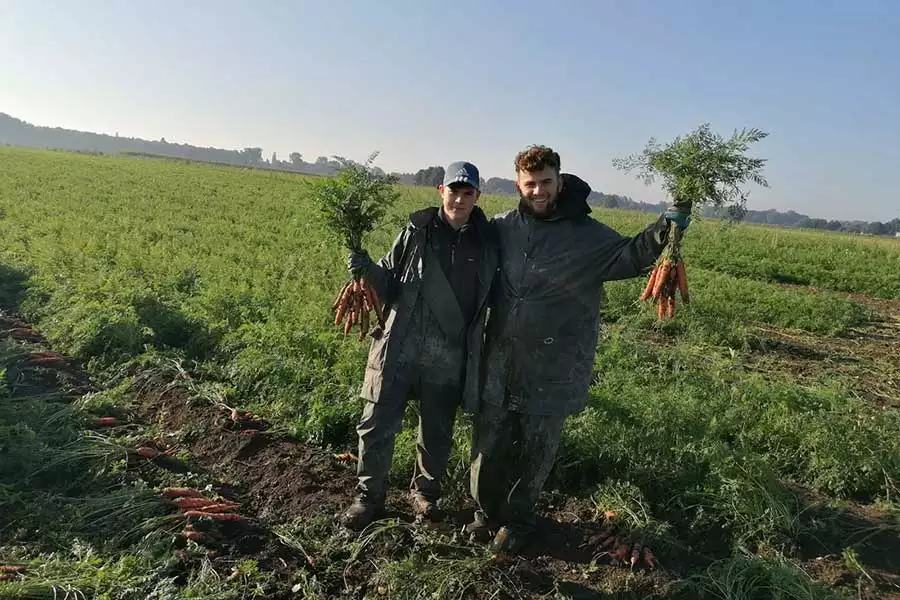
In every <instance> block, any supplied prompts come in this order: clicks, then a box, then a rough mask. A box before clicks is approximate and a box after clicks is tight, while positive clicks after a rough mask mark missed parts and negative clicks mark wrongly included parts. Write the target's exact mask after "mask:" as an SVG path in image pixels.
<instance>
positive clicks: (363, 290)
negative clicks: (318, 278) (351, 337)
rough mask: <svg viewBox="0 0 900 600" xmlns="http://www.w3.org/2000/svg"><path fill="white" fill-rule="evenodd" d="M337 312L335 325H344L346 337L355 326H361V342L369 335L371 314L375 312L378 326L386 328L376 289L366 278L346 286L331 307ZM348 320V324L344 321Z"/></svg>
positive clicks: (348, 283) (355, 280) (351, 281)
mask: <svg viewBox="0 0 900 600" xmlns="http://www.w3.org/2000/svg"><path fill="white" fill-rule="evenodd" d="M331 309H332V310H334V311H335V313H336V314H335V316H334V324H335V325H337V326H341V325H342V324H343V328H344V335H347V334H348V333H350V330H351V329H353V326H354V325H359V341H360V342H362V341H363V340H365V339H366V334H367V333H369V313H370V312H372V311H374V312H375V318H376V319H378V324H379V325H380V326H381V327H384V311H383V305H382V304H381V300H380V299H379V298H378V294H377V292H376V291H375V288H374V287H373V286H372V285H371V284H370V283H369V282H368V281H367V280H366V278H365V277H361V278H359V279H356V278H353V279H351V280H350V281H348V282H347V283H345V284H344V287H342V288H341V291H340V293H339V294H338V295H337V298H335V299H334V302H333V303H332V305H331ZM345 319H346V323H344V320H345Z"/></svg>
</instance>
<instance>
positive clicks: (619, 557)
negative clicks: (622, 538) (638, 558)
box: [611, 544, 628, 562]
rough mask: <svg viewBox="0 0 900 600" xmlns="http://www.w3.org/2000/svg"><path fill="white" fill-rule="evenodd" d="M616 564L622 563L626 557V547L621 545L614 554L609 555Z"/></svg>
mask: <svg viewBox="0 0 900 600" xmlns="http://www.w3.org/2000/svg"><path fill="white" fill-rule="evenodd" d="M611 556H612V557H613V559H614V560H616V562H622V561H624V560H625V557H626V556H628V545H627V544H622V545H621V546H619V547H618V548H616V550H615V552H613V553H612V555H611Z"/></svg>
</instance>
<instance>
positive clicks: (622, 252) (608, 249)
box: [592, 215, 669, 281]
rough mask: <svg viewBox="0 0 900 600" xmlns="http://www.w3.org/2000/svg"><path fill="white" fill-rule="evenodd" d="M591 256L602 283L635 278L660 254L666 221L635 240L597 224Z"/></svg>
mask: <svg viewBox="0 0 900 600" xmlns="http://www.w3.org/2000/svg"><path fill="white" fill-rule="evenodd" d="M599 226H600V227H599V228H598V233H597V234H596V238H595V243H594V245H593V248H592V253H593V255H594V257H595V261H594V262H595V264H596V265H597V268H598V269H599V271H600V277H601V278H602V279H603V280H604V281H615V280H618V279H629V278H631V277H637V276H638V275H640V274H641V272H642V271H643V270H644V269H646V268H647V267H649V266H651V265H652V264H653V263H654V262H655V261H656V259H657V258H659V255H660V254H662V251H663V249H664V248H665V247H666V243H668V241H669V219H667V218H666V217H665V216H664V215H660V217H659V219H657V220H656V221H655V222H653V223H651V224H650V225H648V226H647V228H646V229H644V231H642V232H641V233H639V234H637V235H636V236H634V237H627V236H623V235H621V234H620V233H618V232H617V231H615V230H614V229H612V228H611V227H609V226H608V225H604V224H602V223H599Z"/></svg>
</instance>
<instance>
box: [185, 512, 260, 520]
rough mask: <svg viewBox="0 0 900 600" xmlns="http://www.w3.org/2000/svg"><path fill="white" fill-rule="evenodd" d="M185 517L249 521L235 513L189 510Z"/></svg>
mask: <svg viewBox="0 0 900 600" xmlns="http://www.w3.org/2000/svg"><path fill="white" fill-rule="evenodd" d="M184 516H185V517H197V518H200V517H208V518H210V519H215V520H216V521H247V520H249V519H248V518H247V517H245V516H244V515H237V514H234V513H213V512H205V511H202V510H189V511H187V512H185V513H184Z"/></svg>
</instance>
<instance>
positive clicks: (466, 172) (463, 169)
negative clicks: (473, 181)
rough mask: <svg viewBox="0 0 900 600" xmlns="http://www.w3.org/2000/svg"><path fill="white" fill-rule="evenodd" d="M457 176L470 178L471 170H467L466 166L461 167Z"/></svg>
mask: <svg viewBox="0 0 900 600" xmlns="http://www.w3.org/2000/svg"><path fill="white" fill-rule="evenodd" d="M456 177H457V178H459V177H463V178H465V179H468V178H469V172H468V171H466V170H465V168H462V169H460V170H459V171H457V172H456Z"/></svg>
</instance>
